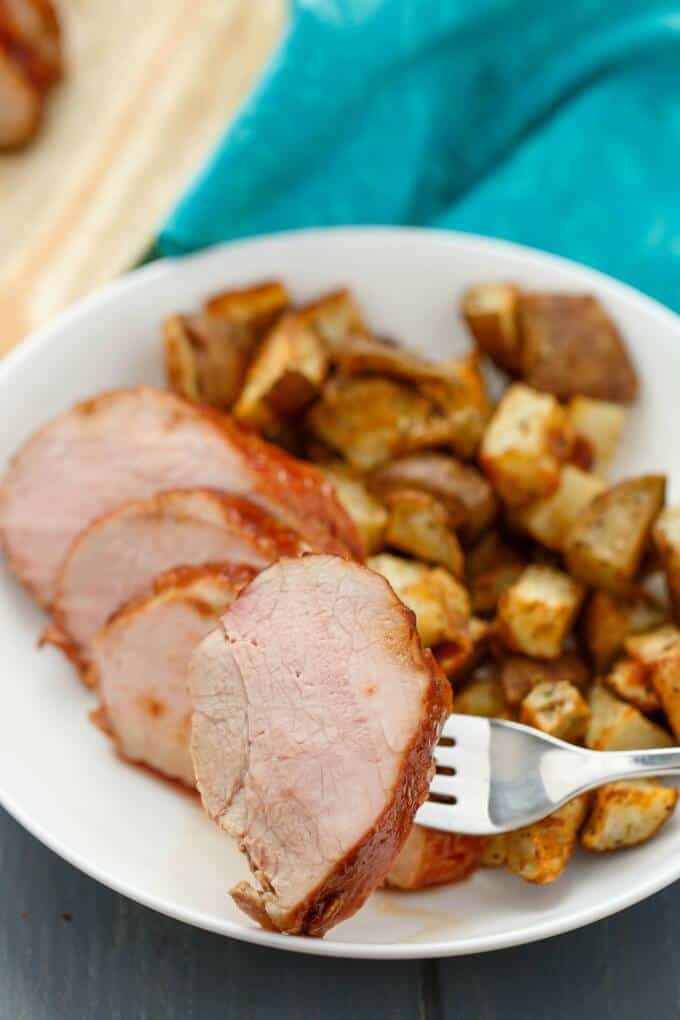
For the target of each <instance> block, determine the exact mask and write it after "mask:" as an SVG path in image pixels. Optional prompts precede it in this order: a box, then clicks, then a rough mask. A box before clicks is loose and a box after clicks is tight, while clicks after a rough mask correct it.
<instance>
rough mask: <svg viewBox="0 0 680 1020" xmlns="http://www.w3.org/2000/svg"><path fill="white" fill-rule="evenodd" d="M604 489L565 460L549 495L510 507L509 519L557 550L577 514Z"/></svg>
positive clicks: (549, 547)
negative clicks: (555, 484) (555, 486)
mask: <svg viewBox="0 0 680 1020" xmlns="http://www.w3.org/2000/svg"><path fill="white" fill-rule="evenodd" d="M603 489H604V482H603V481H602V479H600V478H596V477H595V475H592V474H589V473H588V472H587V471H582V470H581V469H580V468H577V467H573V466H572V465H571V464H565V466H564V467H563V468H562V471H561V474H560V479H559V484H558V486H557V488H556V489H555V491H554V492H553V493H551V494H550V495H549V496H544V497H543V498H542V499H537V500H534V501H532V502H531V503H525V504H524V505H523V506H518V507H512V508H510V520H511V522H512V524H513V525H516V526H518V527H520V528H522V529H523V530H524V531H526V532H527V533H528V534H529V535H531V537H532V538H534V539H535V540H536V541H537V542H541V543H542V544H543V545H545V546H546V547H547V548H548V549H554V550H555V551H556V552H560V551H561V550H562V548H563V546H564V543H565V540H566V537H567V535H568V534H569V530H570V529H571V527H572V526H573V524H574V521H575V520H576V519H577V517H578V515H579V514H580V513H581V512H582V511H583V510H584V509H585V508H586V507H587V506H588V504H589V503H590V501H591V500H592V499H593V498H594V497H595V496H597V494H598V493H599V492H602V490H603Z"/></svg>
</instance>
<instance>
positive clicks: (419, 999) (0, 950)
mask: <svg viewBox="0 0 680 1020" xmlns="http://www.w3.org/2000/svg"><path fill="white" fill-rule="evenodd" d="M679 940H680V883H678V884H676V885H675V886H674V887H672V888H670V889H667V890H666V891H665V892H662V893H660V894H659V895H657V896H655V897H653V898H652V899H651V900H648V901H647V902H646V903H643V904H641V905H639V906H637V907H634V908H632V909H631V910H628V911H627V912H625V913H623V914H619V915H618V916H616V917H613V918H611V919H610V920H608V921H604V922H601V923H600V924H596V925H592V926H591V927H589V928H586V929H584V930H583V931H580V932H575V933H573V934H570V935H564V936H562V937H560V938H556V939H551V940H549V941H547V942H543V943H538V944H536V945H532V946H525V947H523V948H520V949H511V950H505V951H503V952H498V953H489V954H487V955H484V956H476V957H464V958H461V959H451V960H439V961H436V960H432V961H422V962H418V961H414V962H396V963H386V962H369V961H363V960H330V959H325V958H321V957H311V956H301V955H296V954H293V953H277V952H275V951H273V950H270V949H261V948H259V947H256V946H249V945H244V944H242V943H239V942H233V941H231V940H229V939H225V938H222V937H220V936H218V935H211V934H208V933H207V932H203V931H198V930H197V929H195V928H190V927H188V926H187V925H184V924H180V923H179V922H177V921H171V920H169V919H168V918H166V917H162V916H161V915H160V914H155V913H153V912H152V911H151V910H147V909H145V908H144V907H140V906H137V904H135V903H132V902H130V901H129V900H127V899H125V898H124V897H122V896H118V895H117V894H116V893H112V892H110V891H109V890H108V889H105V888H104V887H103V886H101V885H98V884H97V883H96V882H94V881H92V880H91V879H89V878H87V877H86V876H85V875H82V874H80V872H78V871H76V870H75V868H72V867H71V866H70V865H69V864H66V863H65V862H64V861H62V860H60V858H58V857H57V856H56V855H55V854H53V853H52V852H51V851H50V850H47V849H46V848H45V847H43V846H42V845H41V844H40V843H38V842H37V841H36V840H35V839H33V837H32V836H29V835H28V833H26V832H24V830H23V829H21V828H20V827H19V826H18V825H17V824H16V822H15V821H14V820H13V819H12V818H10V817H9V816H8V815H7V814H5V813H4V812H3V811H1V810H0V1020H213V1018H214V1020H218V1018H219V1020H257V1018H259V1017H267V1018H269V1017H272V1018H277V1020H278V1018H281V1020H298V1018H299V1020H317V1018H318V1020H336V1018H338V1020H339V1018H351V1020H364V1018H365V1020H390V1018H393V1020H402V1018H403V1020H406V1018H412V1020H444V1018H446V1020H448V1018H451V1020H454V1018H456V1020H457V1018H460V1020H496V1018H499V1020H515V1018H517V1020H609V1018H612V1020H643V1018H645V1020H646V1018H650V1020H678V1018H680V966H679V965H678V964H679V961H680V941H679Z"/></svg>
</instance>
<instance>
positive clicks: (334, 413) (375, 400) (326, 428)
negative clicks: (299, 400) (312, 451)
mask: <svg viewBox="0 0 680 1020" xmlns="http://www.w3.org/2000/svg"><path fill="white" fill-rule="evenodd" d="M430 415H431V408H430V404H429V401H428V400H426V398H425V397H423V396H422V395H421V394H419V393H417V392H416V391H415V390H413V389H411V388H410V387H408V386H404V385H403V384H402V383H397V382H393V381H392V380H390V379H374V378H368V379H352V378H350V379H334V380H333V381H332V382H330V383H328V385H327V386H325V388H324V391H323V394H322V396H321V398H320V400H318V401H317V402H316V404H314V406H313V407H312V408H311V410H310V411H309V413H308V415H307V424H308V426H309V428H310V429H311V430H312V432H313V433H314V434H315V435H316V436H317V437H318V438H319V439H321V440H322V442H324V443H326V444H327V445H328V446H331V447H332V448H333V449H335V450H338V451H339V452H340V453H341V454H342V455H343V456H344V457H345V458H346V459H347V460H348V461H349V462H350V464H352V466H353V467H355V468H357V469H358V470H360V471H373V470H374V469H375V468H377V467H379V466H380V465H381V464H384V463H385V461H388V460H390V459H391V458H392V457H394V456H395V455H397V454H399V453H400V452H402V451H403V450H404V449H405V448H407V447H408V445H409V443H410V441H411V439H412V433H413V430H414V429H415V428H416V426H417V425H423V424H424V423H425V422H427V421H428V419H429V418H430Z"/></svg>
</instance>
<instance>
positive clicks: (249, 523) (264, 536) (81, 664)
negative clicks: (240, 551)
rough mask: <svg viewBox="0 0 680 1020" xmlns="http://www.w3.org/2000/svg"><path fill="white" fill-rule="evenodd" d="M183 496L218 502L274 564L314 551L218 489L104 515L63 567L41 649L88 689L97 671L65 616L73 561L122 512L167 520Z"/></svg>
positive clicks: (229, 521)
mask: <svg viewBox="0 0 680 1020" xmlns="http://www.w3.org/2000/svg"><path fill="white" fill-rule="evenodd" d="M182 494H187V495H190V496H200V495H207V496H210V497H211V498H213V499H215V500H217V501H218V503H219V505H220V508H221V511H222V514H223V517H224V523H225V525H226V526H234V527H235V528H238V529H240V530H241V532H242V533H243V534H244V535H245V536H246V537H247V538H248V539H251V540H252V541H253V544H254V545H256V547H257V550H258V552H260V553H261V554H262V556H263V557H265V558H269V559H271V561H272V562H274V561H275V560H277V559H279V558H280V557H281V556H301V555H302V554H303V553H305V552H311V551H312V549H311V546H310V545H309V544H308V543H307V542H305V541H304V539H302V538H301V536H300V535H298V534H297V532H295V531H293V529H292V528H289V527H287V526H286V525H285V524H282V523H281V522H280V521H278V520H276V518H274V517H272V515H271V514H270V513H267V511H265V510H263V509H262V508H261V507H259V506H256V505H255V504H254V503H251V502H250V501H249V500H247V499H245V498H244V497H241V496H231V495H229V494H228V493H225V492H221V491H220V490H216V489H208V488H197V489H171V490H168V491H167V492H161V493H159V494H158V495H157V496H152V497H151V498H150V499H147V500H134V501H133V502H132V503H123V504H121V506H119V507H116V508H115V509H113V510H111V511H109V512H108V513H106V514H102V516H101V517H97V518H96V519H95V520H94V521H92V523H91V524H90V525H88V527H86V528H85V529H84V530H83V531H81V532H80V534H79V535H78V536H77V537H76V539H75V541H74V542H73V544H72V546H71V548H70V550H69V552H68V553H67V555H66V558H65V560H64V562H63V563H62V566H61V570H60V571H59V575H58V577H57V581H56V585H55V598H54V603H53V605H52V620H51V621H50V622H49V623H48V624H47V625H46V626H45V628H44V630H43V633H42V635H41V638H40V642H39V643H40V646H41V647H42V646H43V645H45V644H50V645H54V646H55V647H56V648H58V649H59V650H60V651H61V652H63V654H64V655H66V657H67V658H68V659H70V661H71V662H72V663H73V665H74V666H75V667H76V669H77V670H78V672H79V674H80V677H81V680H82V681H83V683H84V684H85V685H86V686H88V687H94V686H95V684H96V674H95V671H94V670H93V667H92V664H91V662H90V659H89V657H88V656H87V655H86V654H85V652H84V649H83V648H82V646H81V644H80V642H78V641H77V640H76V639H75V638H74V637H73V636H72V635H71V633H70V629H69V626H68V620H67V618H66V615H67V614H66V613H65V612H64V610H63V607H62V605H61V604H60V600H61V595H62V590H63V578H64V576H65V573H66V571H67V568H68V565H69V563H70V561H71V557H72V556H73V555H74V554H75V553H76V552H77V550H78V548H79V547H80V546H81V544H82V543H83V542H86V541H87V539H88V537H89V536H90V535H91V534H92V533H93V532H94V531H95V530H96V529H97V528H99V527H100V526H101V525H102V524H106V523H107V522H108V521H110V520H112V519H113V518H115V517H116V516H117V515H118V514H119V513H120V512H121V510H123V511H125V510H130V509H132V508H133V507H134V506H139V507H140V508H141V507H143V508H144V510H145V512H146V513H147V514H148V513H153V514H157V515H158V518H159V520H160V519H161V518H162V516H163V512H164V508H165V506H166V504H168V503H172V500H173V499H174V498H175V497H176V496H177V495H182ZM199 566H200V567H202V566H210V564H200V565H199ZM176 569H178V570H181V571H184V572H186V571H190V570H192V569H193V567H190V566H184V565H182V566H180V567H178V568H176ZM168 573H169V571H164V572H163V573H162V574H161V575H160V576H159V577H157V578H156V579H155V581H154V590H156V588H155V586H156V585H157V584H159V583H161V582H162V580H163V578H164V577H166V576H167V574H168ZM147 594H148V591H145V592H143V593H142V595H141V596H140V597H143V596H146V595H147ZM129 602H130V600H128V601H126V602H125V604H124V605H123V606H118V607H116V610H115V611H114V613H112V614H111V616H110V617H109V618H108V620H107V621H106V623H109V622H110V620H111V619H112V617H113V616H115V614H116V613H117V612H118V610H119V609H124V608H126V607H127V605H128V604H129Z"/></svg>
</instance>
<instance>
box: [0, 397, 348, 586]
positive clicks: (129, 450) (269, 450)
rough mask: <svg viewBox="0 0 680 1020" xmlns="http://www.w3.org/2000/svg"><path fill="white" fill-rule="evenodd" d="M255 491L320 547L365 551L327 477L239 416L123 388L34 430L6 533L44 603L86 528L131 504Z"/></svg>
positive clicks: (8, 479)
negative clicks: (185, 492)
mask: <svg viewBox="0 0 680 1020" xmlns="http://www.w3.org/2000/svg"><path fill="white" fill-rule="evenodd" d="M197 487H200V488H212V489H219V490H222V491H225V492H230V493H232V494H233V495H241V496H246V497H247V498H248V499H250V500H251V501H252V502H254V503H257V504H258V505H259V506H261V507H263V508H264V509H265V510H268V511H269V512H270V513H272V514H273V515H274V516H275V517H277V518H278V519H279V520H281V521H282V522H283V523H285V524H287V525H288V526H289V527H292V528H294V529H295V530H297V531H298V532H299V533H300V534H301V535H302V536H303V537H305V538H307V539H308V540H309V541H310V542H311V543H312V544H313V545H314V547H315V548H316V549H319V550H324V551H328V552H334V553H339V554H346V553H347V551H348V550H349V551H350V552H352V553H355V554H356V555H358V556H360V554H361V540H360V538H359V535H358V533H357V530H356V527H355V525H354V524H353V523H352V521H351V520H350V518H349V517H348V516H347V514H346V513H345V511H344V510H343V509H342V507H341V506H340V504H339V502H338V500H337V498H336V496H335V494H334V492H333V488H332V486H331V485H330V483H329V482H327V481H325V480H324V479H323V478H322V476H321V475H320V474H319V473H318V472H317V471H316V469H315V468H313V467H312V466H311V465H308V464H304V463H302V462H301V461H298V460H296V459H295V458H294V457H291V456H289V455H288V454H286V453H284V452H283V451H282V450H279V449H277V448H276V447H274V446H271V445H270V444H268V443H266V442H264V441H263V440H261V439H260V438H259V437H258V436H256V435H254V434H252V433H249V432H245V431H243V429H241V428H240V427H239V426H238V425H237V424H236V423H235V422H234V421H233V419H231V418H230V417H228V416H227V415H223V414H220V413H218V412H217V411H213V410H210V409H208V408H206V407H203V406H201V405H198V404H192V403H190V402H189V401H187V400H184V399H183V398H182V397H179V396H177V394H174V393H170V392H168V391H166V390H160V389H152V388H148V387H139V388H135V389H125V390H113V391H111V392H109V393H103V394H101V395H100V396H98V397H95V398H94V399H92V400H86V401H83V402H82V403H80V404H77V405H76V406H75V407H74V408H73V409H72V410H70V411H66V412H65V413H63V414H61V415H59V416H58V417H57V418H55V419H54V420H53V421H51V422H50V423H49V424H48V425H46V426H44V427H43V428H42V429H40V430H39V431H38V432H37V433H35V434H34V435H33V436H32V437H31V438H30V439H29V440H28V441H27V442H26V443H25V444H24V445H23V446H22V447H21V449H20V450H19V451H18V453H17V454H16V455H15V456H14V458H13V460H12V462H11V464H10V466H9V469H8V471H7V473H6V475H5V477H4V480H3V482H2V485H1V486H0V535H1V536H2V540H3V543H4V546H5V550H6V553H7V556H8V558H9V561H10V563H11V565H12V567H13V568H14V570H15V572H16V574H17V576H18V577H19V578H20V579H21V580H22V581H23V583H24V584H25V585H26V587H27V588H28V589H29V590H30V591H31V592H32V593H33V595H34V596H35V598H36V599H37V601H38V602H39V603H41V604H42V605H43V606H49V605H50V604H51V603H52V600H53V598H54V586H55V582H56V578H57V573H58V571H59V568H60V566H61V564H62V563H63V561H64V558H65V556H66V553H67V552H68V549H69V547H70V546H71V543H72V542H73V540H74V539H75V538H76V536H77V535H78V534H79V533H80V532H81V531H82V530H83V529H84V528H86V527H87V526H88V525H89V524H91V523H92V522H93V521H94V520H96V519H97V518H98V517H101V516H102V514H105V513H107V512H108V511H110V510H113V509H114V508H115V507H117V506H119V505H120V504H121V503H127V502H129V501H131V500H139V499H147V498H148V497H149V496H154V495H156V494H157V493H159V492H164V491H167V490H171V489H180V488H197Z"/></svg>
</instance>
